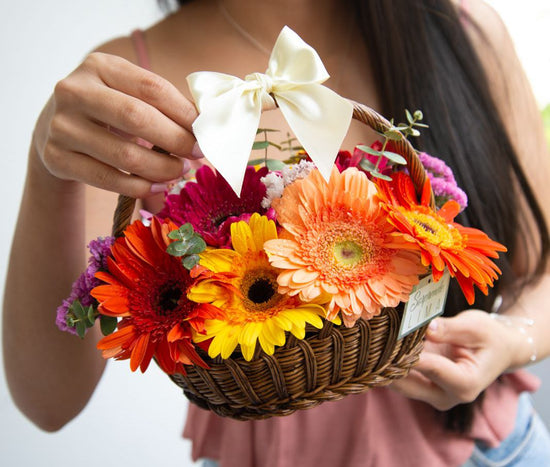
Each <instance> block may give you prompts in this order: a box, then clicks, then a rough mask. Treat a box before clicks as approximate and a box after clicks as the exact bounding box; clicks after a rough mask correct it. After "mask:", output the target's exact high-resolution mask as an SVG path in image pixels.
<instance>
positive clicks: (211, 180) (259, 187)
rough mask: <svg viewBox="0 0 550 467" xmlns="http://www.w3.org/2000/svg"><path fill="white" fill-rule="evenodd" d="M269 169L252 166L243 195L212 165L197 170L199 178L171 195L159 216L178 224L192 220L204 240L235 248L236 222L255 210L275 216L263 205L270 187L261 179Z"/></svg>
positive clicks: (210, 243)
mask: <svg viewBox="0 0 550 467" xmlns="http://www.w3.org/2000/svg"><path fill="white" fill-rule="evenodd" d="M267 172H268V170H267V168H265V167H262V168H261V169H259V170H255V169H254V168H253V167H248V168H247V169H246V173H245V176H244V182H243V189H242V191H241V193H242V195H241V197H240V198H239V197H238V196H237V195H236V194H235V192H234V191H233V189H232V188H231V187H230V186H229V184H228V183H227V182H226V181H225V179H224V178H223V177H222V176H221V175H219V174H217V173H216V172H214V171H213V170H212V169H211V168H210V167H208V166H203V167H201V168H200V169H199V170H198V171H197V175H196V179H197V181H196V182H188V183H186V185H185V186H184V187H183V189H182V190H181V192H180V193H179V194H173V195H168V196H167V197H166V203H165V205H164V208H163V209H162V211H161V212H160V213H159V214H158V217H160V218H163V217H169V218H170V219H171V220H172V221H174V222H175V223H176V224H178V225H183V224H185V223H187V222H189V223H190V224H191V225H192V226H193V228H194V229H195V231H196V232H197V233H198V234H199V235H201V236H202V237H203V238H204V241H205V242H206V243H207V244H208V245H210V246H215V247H218V248H231V238H230V227H231V224H232V223H233V222H237V221H241V220H244V221H248V219H250V216H251V215H252V214H253V213H254V212H258V213H260V214H264V215H267V216H268V217H269V218H272V217H273V210H272V209H265V208H263V207H262V199H263V198H264V197H265V194H266V187H265V185H264V184H263V183H262V182H261V181H260V179H261V178H262V177H264V176H265V175H266V174H267Z"/></svg>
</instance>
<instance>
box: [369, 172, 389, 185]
mask: <svg viewBox="0 0 550 467" xmlns="http://www.w3.org/2000/svg"><path fill="white" fill-rule="evenodd" d="M370 174H371V175H372V176H373V177H376V178H379V179H381V180H386V181H387V182H391V177H389V176H387V175H384V174H381V173H380V172H377V171H375V170H373V171H372V172H371V173H370Z"/></svg>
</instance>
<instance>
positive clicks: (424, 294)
mask: <svg viewBox="0 0 550 467" xmlns="http://www.w3.org/2000/svg"><path fill="white" fill-rule="evenodd" d="M449 280H450V275H449V271H445V273H444V274H443V277H442V278H441V279H439V281H438V282H435V281H434V280H433V277H432V276H431V274H430V275H429V276H427V277H425V278H424V279H422V280H421V281H420V282H419V283H418V284H417V285H415V286H414V287H413V290H412V292H411V295H410V296H409V301H408V302H407V303H406V305H405V310H404V312H403V319H402V320H401V327H400V328H399V337H398V339H402V338H403V337H405V336H406V335H407V334H410V333H411V332H413V331H415V330H416V329H418V328H419V327H421V326H424V325H425V324H426V323H427V322H428V321H430V320H431V319H433V318H435V317H436V316H439V315H441V314H443V310H444V309H445V302H446V300H447V292H448V290H449Z"/></svg>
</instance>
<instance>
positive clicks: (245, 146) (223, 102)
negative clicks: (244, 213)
mask: <svg viewBox="0 0 550 467" xmlns="http://www.w3.org/2000/svg"><path fill="white" fill-rule="evenodd" d="M243 94H244V95H243ZM200 111H201V113H200V114H199V116H198V117H197V119H196V120H195V122H194V123H193V132H194V134H195V137H196V138H197V142H198V143H199V146H200V148H201V150H202V152H203V153H204V155H205V157H206V158H207V159H208V161H209V162H210V163H211V164H212V165H213V166H214V167H215V168H216V170H217V171H218V172H219V173H220V174H221V175H222V176H223V178H225V180H226V181H227V183H229V185H230V186H231V188H233V191H235V193H236V194H237V195H239V196H240V193H241V188H242V184H243V180H244V174H245V171H246V166H247V163H248V158H249V157H250V152H251V150H252V145H253V144H254V139H255V138H256V130H257V128H258V125H259V122H260V115H261V102H257V99H255V96H254V94H253V93H244V90H243V88H241V87H238V88H235V89H232V90H230V91H229V92H226V93H225V94H222V95H219V96H217V97H216V98H214V99H212V100H209V101H203V103H202V105H201V109H200Z"/></svg>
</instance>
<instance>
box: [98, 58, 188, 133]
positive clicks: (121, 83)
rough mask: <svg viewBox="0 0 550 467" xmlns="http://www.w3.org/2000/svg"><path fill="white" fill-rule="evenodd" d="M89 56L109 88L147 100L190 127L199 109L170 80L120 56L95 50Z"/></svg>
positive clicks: (168, 115) (177, 121)
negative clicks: (129, 77) (95, 51)
mask: <svg viewBox="0 0 550 467" xmlns="http://www.w3.org/2000/svg"><path fill="white" fill-rule="evenodd" d="M90 58H91V60H92V63H95V64H96V67H97V71H98V75H99V77H100V78H101V80H102V81H103V82H104V83H105V84H106V85H107V86H108V87H110V88H112V89H117V90H119V91H121V92H123V93H124V94H128V95H130V96H133V97H135V98H137V99H139V100H141V101H144V102H147V103H148V104H150V105H151V106H153V107H155V108H156V109H158V110H159V111H160V112H162V113H163V114H164V115H166V116H167V117H168V118H170V119H171V120H173V121H174V122H175V123H176V124H178V125H180V126H182V127H183V128H186V129H187V130H189V131H190V130H191V124H192V123H193V122H194V121H195V119H196V118H197V116H198V113H197V109H196V108H195V106H194V105H193V104H192V103H191V102H189V101H188V100H187V99H186V98H185V97H184V96H183V95H182V94H181V93H180V92H179V91H178V90H177V88H176V87H175V86H174V85H172V84H171V83H170V82H169V81H167V80H165V79H163V78H161V77H160V76H158V75H156V74H154V73H152V72H150V71H148V70H145V69H143V68H141V67H138V66H136V65H134V64H132V63H130V62H129V61H127V60H124V59H123V58H120V57H116V56H112V55H106V54H101V53H95V54H92V55H91V57H90ZM128 76H132V79H128Z"/></svg>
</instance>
